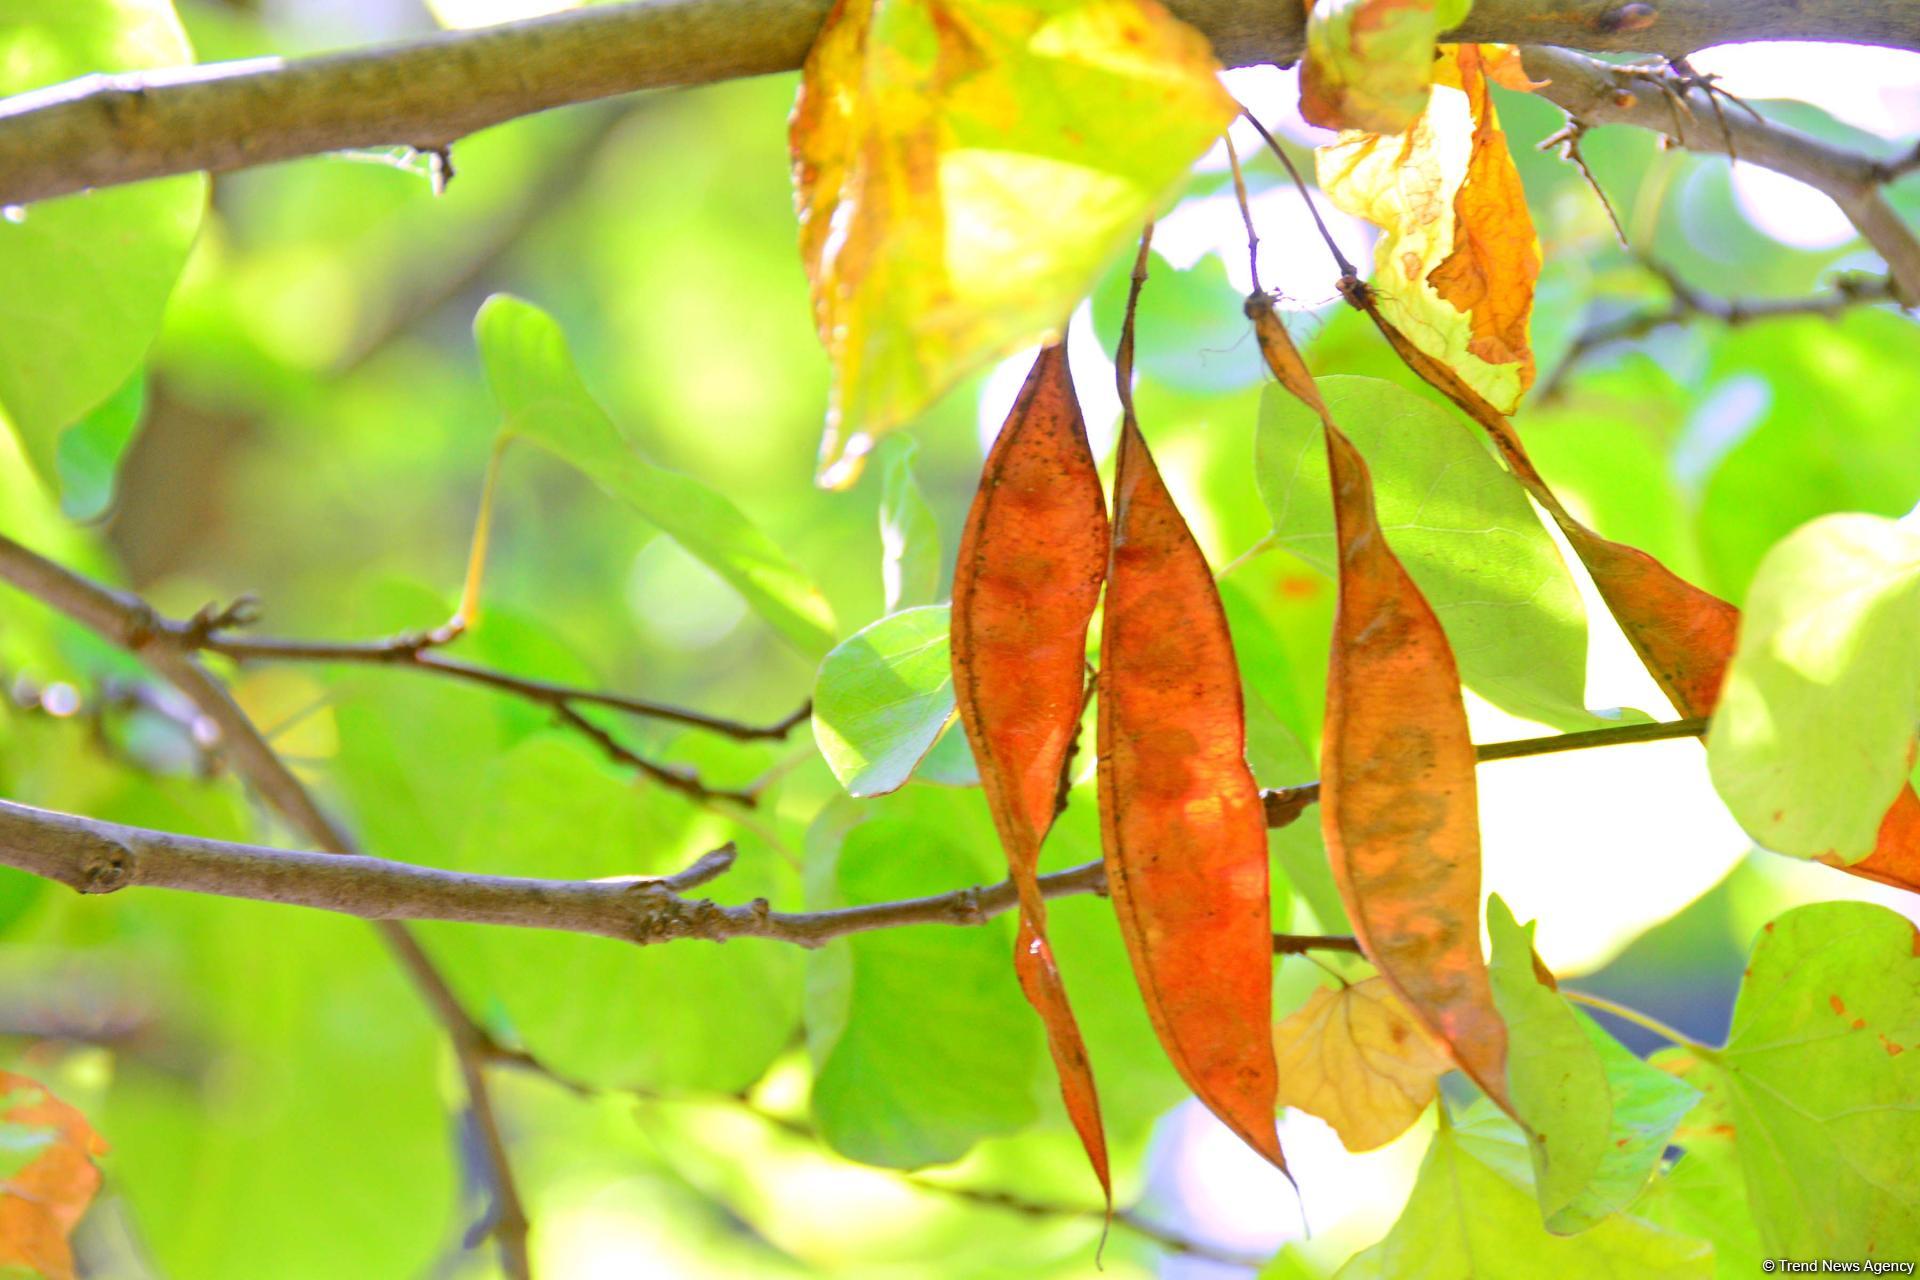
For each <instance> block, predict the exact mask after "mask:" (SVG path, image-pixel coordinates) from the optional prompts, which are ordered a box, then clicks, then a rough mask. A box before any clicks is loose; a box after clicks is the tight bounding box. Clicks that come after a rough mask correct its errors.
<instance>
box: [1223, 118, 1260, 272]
mask: <svg viewBox="0 0 1920 1280" xmlns="http://www.w3.org/2000/svg"><path fill="white" fill-rule="evenodd" d="M1220 140H1221V141H1222V142H1225V143H1226V144H1227V164H1228V165H1229V166H1230V167H1231V168H1232V169H1233V197H1234V199H1235V200H1237V201H1238V202H1239V204H1240V221H1242V222H1244V223H1245V224H1246V227H1247V278H1248V280H1250V281H1251V282H1252V284H1253V292H1255V293H1260V292H1262V290H1261V288H1260V233H1259V232H1258V231H1255V230H1254V229H1253V202H1252V201H1250V200H1248V199H1247V175H1246V174H1244V173H1242V172H1241V171H1240V152H1239V151H1238V150H1237V149H1235V147H1234V145H1233V130H1232V129H1228V130H1227V131H1226V132H1224V133H1222V134H1221V135H1220Z"/></svg>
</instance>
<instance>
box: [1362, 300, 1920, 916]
mask: <svg viewBox="0 0 1920 1280" xmlns="http://www.w3.org/2000/svg"><path fill="white" fill-rule="evenodd" d="M1343 291H1344V292H1345V294H1346V297H1347V299H1348V300H1349V301H1350V302H1351V303H1353V305H1355V306H1357V307H1359V308H1360V309H1361V310H1363V311H1365V312H1366V313H1367V314H1368V315H1369V316H1371V317H1372V318H1373V322H1374V324H1375V326H1377V327H1378V328H1379V330H1380V332H1381V334H1382V335H1383V336H1384V337H1385V338H1386V339H1387V342H1388V344H1389V345H1390V346H1392V347H1393V349H1394V351H1395V353H1397V354H1398V355H1399V356H1400V358H1401V360H1403V361H1404V362H1405V363H1406V365H1407V367H1408V368H1409V369H1411V370H1413V372H1414V373H1416V374H1418V375H1419V376H1420V377H1421V379H1423V380H1424V381H1425V382H1426V383H1427V384H1428V385H1429V386H1431V387H1433V388H1434V389H1435V390H1436V391H1439V392H1440V393H1441V394H1442V395H1445V396H1446V397H1447V398H1448V399H1450V400H1452V401H1453V402H1454V404H1456V405H1458V406H1459V407H1460V409H1461V410H1462V411H1463V412H1465V413H1466V415H1467V416H1468V417H1470V418H1472V419H1473V420H1474V421H1475V422H1476V423H1478V424H1479V425H1480V427H1481V428H1482V429H1483V430H1485V431H1486V433H1487V435H1488V437H1489V438H1490V439H1491V440H1492V441H1493V443H1494V447H1495V448H1496V449H1497V450H1498V451H1499V453H1500V456H1501V457H1502V458H1504V459H1505V460H1506V463H1507V466H1508V467H1509V468H1510V469H1511V470H1512V471H1513V474H1514V476H1515V477H1516V478H1517V479H1518V480H1519V481H1520V483H1521V485H1523V486H1524V487H1525V488H1526V490H1527V492H1528V493H1529V494H1530V495H1532V497H1533V498H1534V500H1535V501H1536V502H1538V503H1539V504H1540V506H1541V507H1542V508H1543V509H1545V511H1546V512H1547V514H1548V515H1550V516H1552V517H1553V521H1554V523H1555V524H1557V525H1559V526H1560V530H1561V532H1562V533H1564V534H1565V535H1566V538H1567V542H1568V544H1569V545H1570V546H1572V548H1573V550H1574V553H1575V554H1576V555H1578V556H1579V557H1580V560H1581V562H1582V563H1583V564H1585V565H1586V567H1587V571H1588V573H1590V574H1591V575H1592V577H1593V583H1594V586H1595V587H1596V588H1597V589H1598V590H1599V592H1600V596H1601V598H1602V599H1604V600H1605V601H1606V602H1607V608H1608V609H1609V610H1611V611H1612V613H1613V616H1614V619H1615V620H1616V621H1618V622H1619V624H1620V629H1621V631H1622V632H1624V633H1625V635H1626V637H1627V639H1628V641H1630V642H1631V643H1632V645H1633V647H1634V650H1635V651H1636V652H1637V653H1638V654H1639V655H1640V660H1641V662H1642V663H1643V664H1644V665H1645V666H1646V668H1647V671H1648V673H1649V674H1650V675H1652V676H1653V678H1654V680H1655V682H1657V683H1658V684H1659V685H1660V688H1661V689H1662V691H1664V692H1665V693H1666V695H1667V697H1668V698H1669V699H1671V700H1672V702H1673V705H1674V707H1675V709H1677V710H1678V711H1679V712H1680V714H1681V715H1683V716H1709V715H1712V714H1713V710H1714V707H1715V705H1716V704H1717V703H1718V702H1719V699H1720V687H1721V684H1722V683H1723V682H1724V680H1725V678H1726V673H1727V664H1728V663H1729V662H1730V661H1731V660H1732V658H1733V653H1734V645H1735V641H1736V638H1737V634H1738V631H1739V627H1740V611H1739V610H1738V609H1736V608H1734V607H1733V606H1732V605H1730V604H1728V603H1727V602H1726V601H1724V600H1722V599H1720V598H1719V597H1718V596H1715V595H1713V594H1711V593H1709V592H1706V591H1702V590H1701V589H1700V588H1698V587H1696V586H1694V585H1693V584H1692V583H1690V582H1687V581H1686V580H1685V579H1683V578H1681V577H1680V576H1679V575H1678V574H1675V573H1674V572H1673V571H1672V570H1670V569H1668V568H1667V567H1666V566H1665V565H1663V564H1661V563H1660V562H1659V561H1658V560H1656V559H1654V558H1653V557H1652V556H1650V555H1648V554H1647V553H1646V552H1644V551H1642V550H1640V549H1639V548H1637V547H1630V546H1627V545H1626V544H1624V543H1619V542H1614V541H1612V540H1610V539H1607V538H1603V537H1601V536H1600V535H1599V534H1597V533H1595V532H1594V531H1593V530H1592V529H1589V528H1588V527H1587V526H1586V525H1584V524H1582V523H1581V522H1580V521H1579V520H1577V519H1575V518H1574V517H1573V515H1572V513H1571V512H1569V511H1568V510H1567V508H1566V506H1565V504H1563V503H1562V502H1561V501H1560V499H1559V497H1558V495H1556V494H1555V493H1554V492H1553V490H1552V488H1550V487H1549V486H1548V484H1547V482H1546V479H1545V477H1543V476H1542V475H1541V474H1540V472H1539V470H1538V469H1537V468H1536V467H1535V466H1534V465H1533V460H1532V459H1531V458H1530V457H1528V456H1527V451H1526V447H1525V446H1524V445H1523V444H1522V443H1521V441H1520V436H1519V433H1518V432H1516V431H1515V430H1514V429H1513V424H1512V423H1510V422H1508V421H1507V418H1506V415H1504V414H1502V413H1501V412H1500V411H1499V410H1498V409H1496V408H1494V406H1493V405H1492V404H1490V403H1489V402H1488V401H1487V399H1486V398H1485V397H1484V396H1482V395H1480V394H1479V392H1477V391H1475V390H1474V389H1473V387H1471V386H1469V385H1468V384H1467V382H1466V381H1465V379H1463V378H1462V377H1460V376H1459V375H1458V374H1457V373H1455V372H1454V371H1453V370H1452V369H1450V368H1448V367H1447V366H1446V365H1444V364H1442V363H1441V362H1440V361H1438V360H1435V359H1433V358H1432V357H1431V356H1429V355H1427V353H1426V352H1424V351H1422V350H1420V348H1419V347H1417V346H1415V345H1414V344H1413V342H1412V341H1411V340H1409V339H1408V338H1407V336H1406V335H1405V334H1404V333H1402V332H1401V331H1400V330H1399V329H1398V328H1397V327H1396V326H1395V325H1394V324H1393V322H1392V321H1390V320H1389V319H1387V317H1386V316H1385V315H1384V314H1383V310H1382V308H1381V307H1380V306H1379V304H1378V303H1377V301H1376V300H1375V297H1374V295H1373V291H1372V290H1370V289H1368V288H1367V287H1366V286H1364V285H1361V284H1359V283H1358V282H1356V281H1347V282H1345V284H1344V286H1343ZM1823 861H1828V862H1829V864H1830V865H1833V866H1839V867H1841V869H1842V870H1845V871H1847V872H1849V873H1851V874H1853V875H1857V876H1861V877H1863V878H1865V879H1868V880H1874V881H1878V882H1879V883H1882V884H1889V885H1894V886H1896V887H1898V888H1902V889H1911V890H1914V891H1916V892H1920V797H1916V796H1915V794H1914V790H1913V788H1912V787H1911V786H1907V787H1904V788H1903V789H1902V790H1901V792H1900V794H1899V795H1898V796H1897V797H1896V798H1895V800H1894V802H1893V806H1892V807H1891V808H1890V809H1888V811H1887V814H1886V817H1885V818H1884V819H1882V821H1881V823H1880V829H1879V834H1878V836H1877V839H1876V841H1875V844H1874V849H1873V852H1872V853H1871V854H1869V855H1868V856H1867V857H1866V858H1864V859H1862V860H1861V861H1859V862H1855V863H1852V864H1851V865H1847V864H1844V863H1842V862H1841V861H1840V860H1838V859H1823Z"/></svg>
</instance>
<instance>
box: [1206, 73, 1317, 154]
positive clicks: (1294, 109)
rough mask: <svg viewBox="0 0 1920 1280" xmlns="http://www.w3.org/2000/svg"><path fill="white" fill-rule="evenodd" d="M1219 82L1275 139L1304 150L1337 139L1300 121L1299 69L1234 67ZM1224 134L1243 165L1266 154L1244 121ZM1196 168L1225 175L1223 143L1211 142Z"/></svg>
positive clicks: (1250, 126)
mask: <svg viewBox="0 0 1920 1280" xmlns="http://www.w3.org/2000/svg"><path fill="white" fill-rule="evenodd" d="M1220 82H1221V83H1222V84H1224V85H1225V86H1226V87H1227V92H1228V93H1230V94H1232V95H1233V97H1234V100H1235V101H1237V102H1238V103H1239V104H1240V105H1241V106H1243V107H1245V108H1246V109H1247V110H1249V111H1251V112H1253V114H1254V116H1255V117H1256V118H1258V119H1259V121H1260V123H1261V124H1263V125H1265V126H1267V129H1268V131H1270V132H1271V133H1272V134H1273V135H1274V136H1275V137H1279V138H1286V139H1288V140H1290V141H1293V142H1297V143H1299V144H1300V145H1301V146H1305V147H1318V146H1324V145H1325V144H1327V143H1329V142H1332V141H1333V140H1334V138H1335V137H1336V136H1337V135H1336V134H1335V133H1334V131H1333V130H1331V129H1320V128H1316V127H1314V126H1313V125H1310V124H1308V123H1307V122H1306V121H1305V120H1304V119H1302V118H1301V115H1300V68H1299V67H1289V68H1287V69H1286V70H1285V71H1282V70H1281V69H1280V68H1279V67H1274V66H1262V67H1236V68H1235V69H1233V70H1232V71H1223V72H1221V73H1220ZM1227 132H1228V135H1229V136H1230V137H1231V138H1232V139H1233V145H1234V149H1235V150H1237V151H1239V153H1240V162H1241V163H1242V164H1247V163H1250V162H1252V161H1253V160H1254V158H1255V157H1257V156H1260V155H1262V154H1264V153H1265V152H1266V149H1267V144H1266V143H1265V142H1264V141H1263V140H1262V139H1261V137H1260V134H1259V132H1258V131H1257V130H1255V129H1254V127H1253V126H1252V125H1250V124H1248V123H1247V122H1246V121H1245V120H1235V121H1234V122H1233V126H1232V128H1230V129H1229V130H1228V131H1227ZM1196 167H1197V168H1198V169H1199V171H1200V172H1201V173H1225V172H1226V171H1227V170H1228V169H1229V168H1230V167H1231V166H1230V165H1229V163H1228V161H1227V148H1226V144H1225V143H1220V142H1216V143H1214V144H1213V149H1212V150H1211V151H1209V152H1207V154H1206V155H1205V156H1203V157H1201V160H1200V163H1199V165H1198V166H1196Z"/></svg>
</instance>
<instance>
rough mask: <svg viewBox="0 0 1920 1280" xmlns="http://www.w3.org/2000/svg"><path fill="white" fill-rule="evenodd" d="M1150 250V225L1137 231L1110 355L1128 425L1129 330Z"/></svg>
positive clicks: (1137, 309) (1130, 386)
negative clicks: (1137, 241)
mask: <svg viewBox="0 0 1920 1280" xmlns="http://www.w3.org/2000/svg"><path fill="white" fill-rule="evenodd" d="M1152 248H1153V223H1152V222H1151V221H1149V222H1148V223H1147V225H1146V226H1144V227H1142V228H1141V230H1140V250H1139V252H1138V253H1136V254H1134V255H1133V273H1132V274H1131V275H1129V276H1128V277H1127V311H1126V315H1125V316H1124V317H1123V318H1122V319H1121V321H1120V342H1119V344H1118V345H1117V346H1116V347H1115V348H1114V353H1113V381H1114V386H1115V388H1116V389H1117V390H1118V391H1119V393H1120V408H1121V411H1122V413H1123V414H1124V415H1125V417H1126V420H1127V421H1128V422H1133V421H1134V415H1133V331H1134V322H1135V320H1136V319H1138V317H1139V312H1140V291H1141V290H1142V289H1143V288H1145V287H1146V284H1147V255H1148V253H1149V252H1150V251H1151V250H1152Z"/></svg>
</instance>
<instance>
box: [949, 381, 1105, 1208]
mask: <svg viewBox="0 0 1920 1280" xmlns="http://www.w3.org/2000/svg"><path fill="white" fill-rule="evenodd" d="M1106 571H1107V512H1106V506H1105V503H1104V502H1103V501H1102V499H1101V496H1100V476H1099V473H1098V472H1097V471H1095V469H1094V463H1093V454H1092V452H1091V451H1090V450H1089V449H1088V447H1087V432H1086V426H1085V424H1084V423H1083V422H1082V420H1081V417H1080V404H1079V401H1078V400H1076V399H1075V397H1074V393H1073V381H1072V378H1071V377H1070V375H1069V374H1068V371H1067V357H1066V348H1065V347H1064V346H1061V345H1055V346H1051V347H1048V348H1047V349H1046V350H1044V351H1042V352H1041V353H1040V358H1039V359H1038V360H1037V361H1035V362H1034V366H1033V371H1032V372H1031V373H1029V374H1028V375H1027V382H1026V385H1025V386H1024V387H1023V388H1021V391H1020V398H1019V399H1018V400H1016V401H1015V402H1014V406H1013V412H1012V413H1010V414H1009V415H1008V416H1007V421H1006V425H1005V426H1003V427H1002V428H1001V429H1000V436H999V439H997V440H996V441H995V442H994V445H993V451H992V452H991V453H989V454H988V455H987V461H986V466H985V468H984V470H983V471H982V474H981V477H980V489H979V492H978V493H977V494H976V495H975V496H974V500H973V509H972V511H970V512H969V513H968V515H967V527H966V531H965V532H964V533H963V534H962V535H961V539H960V559H959V564H958V566H957V567H956V568H955V570H954V580H953V633H952V634H953V686H954V696H955V700H956V701H957V702H958V704H959V708H960V723H961V724H963V725H965V726H966V731H967V738H968V740H969V741H971V742H972V744H973V755H974V759H975V760H976V761H978V762H979V766H980V785H981V787H982V788H983V789H984V790H985V791H986V795H987V803H988V805H989V806H990V807H991V808H992V810H993V820H994V825H995V826H996V827H997V828H998V829H999V832H1000V843H1001V845H1002V846H1003V847H1004V848H1005V849H1006V851H1007V867H1008V873H1009V876H1010V878H1011V879H1012V880H1013V883H1014V887H1015V888H1016V889H1017V890H1018V891H1019V894H1020V930H1019V935H1018V938H1017V940H1016V941H1015V944H1014V953H1013V965H1014V971H1015V973H1017V974H1018V975H1019V978H1020V988H1021V990H1022V991H1024V992H1026V996H1027V1001H1028V1002H1029V1003H1030V1004H1032V1005H1033V1007H1034V1009H1035V1011H1037V1012H1038V1013H1039V1015H1040V1020H1041V1021H1042V1022H1043V1023H1045V1024H1046V1028H1047V1044H1048V1046H1049V1048H1051V1049H1052V1051H1053V1062H1054V1067H1055V1069H1056V1070H1057V1071H1058V1072H1059V1075H1060V1093H1061V1097H1062V1098H1063V1099H1064V1101H1065V1102H1066V1107H1067V1115H1068V1117H1069V1118H1070V1119H1071V1120H1072V1121H1073V1126H1074V1128H1075V1129H1076V1130H1077V1131H1078V1132H1079V1134H1080V1143H1081V1145H1082V1146H1084V1147H1085V1148H1086V1151H1087V1159H1088V1160H1089V1161H1091V1162H1092V1164H1093V1170H1094V1173H1095V1175H1096V1176H1097V1177H1098V1178H1099V1179H1100V1187H1101V1189H1102V1190H1103V1191H1104V1192H1105V1193H1106V1196H1107V1201H1108V1203H1109V1204H1111V1203H1112V1201H1113V1185H1112V1181H1111V1179H1110V1177H1109V1174H1108V1168H1107V1143H1106V1136H1105V1134H1104V1133H1103V1131H1102V1129H1101V1125H1100V1099H1099V1095H1098V1094H1097V1093H1096V1092H1095V1089H1094V1082H1093V1068H1092V1066H1091V1064H1089V1062H1088V1061H1087V1050H1086V1045H1085V1043H1084V1042H1083V1041H1082V1040H1081V1038H1080V1028H1079V1026H1078V1024H1076V1023H1075V1021H1074V1017H1073V1009H1072V1007H1071V1006H1070V1005H1069V1004H1068V1003H1067V993H1066V988H1065V986H1064V985H1062V983H1061V981H1060V971H1059V969H1058V967H1057V966H1056V965H1055V963H1054V958H1053V948H1052V947H1051V946H1050V945H1049V944H1048V942H1047V928H1046V921H1047V908H1046V901H1045V899H1043V898H1042V897H1041V895H1040V886H1039V883H1038V880H1037V878H1036V877H1037V875H1038V871H1037V868H1038V864H1039V860H1040V843H1041V841H1042V840H1044V839H1045V838H1046V834H1047V830H1048V828H1049V827H1051V826H1052V825H1053V817H1054V809H1055V802H1056V798H1057V796H1058V795H1059V790H1060V778H1061V773H1062V771H1063V770H1064V769H1065V767H1066V762H1067V757H1068V754H1069V753H1070V752H1071V750H1072V748H1073V740H1074V734H1075V733H1076V732H1077V731H1078V729H1079V726H1080V713H1081V710H1082V709H1083V707H1084V705H1085V702H1084V699H1085V690H1086V666H1087V657H1086V651H1087V624H1088V622H1089V621H1091V620H1092V618H1093V609H1094V605H1095V604H1097V603H1098V602H1099V599H1100V582H1101V579H1102V578H1104V577H1105V576H1106Z"/></svg>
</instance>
